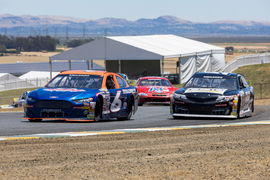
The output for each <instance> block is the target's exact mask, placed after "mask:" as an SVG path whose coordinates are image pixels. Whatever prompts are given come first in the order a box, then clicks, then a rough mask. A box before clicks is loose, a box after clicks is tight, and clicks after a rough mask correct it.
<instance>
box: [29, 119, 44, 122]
mask: <svg viewBox="0 0 270 180" xmlns="http://www.w3.org/2000/svg"><path fill="white" fill-rule="evenodd" d="M28 121H29V122H41V121H42V119H28Z"/></svg>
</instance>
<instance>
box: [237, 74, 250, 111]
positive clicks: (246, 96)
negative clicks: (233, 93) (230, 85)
mask: <svg viewBox="0 0 270 180" xmlns="http://www.w3.org/2000/svg"><path fill="white" fill-rule="evenodd" d="M239 85H240V90H241V93H240V96H241V108H240V109H241V110H243V112H245V111H247V110H248V108H249V107H250V102H251V94H250V89H249V85H248V83H247V82H246V80H245V79H244V78H243V77H242V76H239Z"/></svg>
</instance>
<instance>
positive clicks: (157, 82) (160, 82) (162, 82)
mask: <svg viewBox="0 0 270 180" xmlns="http://www.w3.org/2000/svg"><path fill="white" fill-rule="evenodd" d="M139 85H140V86H171V83H170V82H169V81H168V80H166V79H142V80H141V81H140V83H139Z"/></svg>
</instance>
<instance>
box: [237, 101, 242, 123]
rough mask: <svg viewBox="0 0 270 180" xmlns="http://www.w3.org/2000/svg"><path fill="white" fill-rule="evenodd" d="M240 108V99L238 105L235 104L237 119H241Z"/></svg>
mask: <svg viewBox="0 0 270 180" xmlns="http://www.w3.org/2000/svg"><path fill="white" fill-rule="evenodd" d="M240 108H241V99H239V101H238V104H237V119H239V118H241V117H240Z"/></svg>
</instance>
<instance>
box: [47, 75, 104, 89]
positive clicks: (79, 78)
mask: <svg viewBox="0 0 270 180" xmlns="http://www.w3.org/2000/svg"><path fill="white" fill-rule="evenodd" d="M101 84H102V77H101V76H97V75H83V74H64V75H58V76H56V77H55V78H54V79H53V80H52V81H50V82H49V83H48V84H47V85H46V86H45V87H50V88H88V89H99V88H101Z"/></svg>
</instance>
